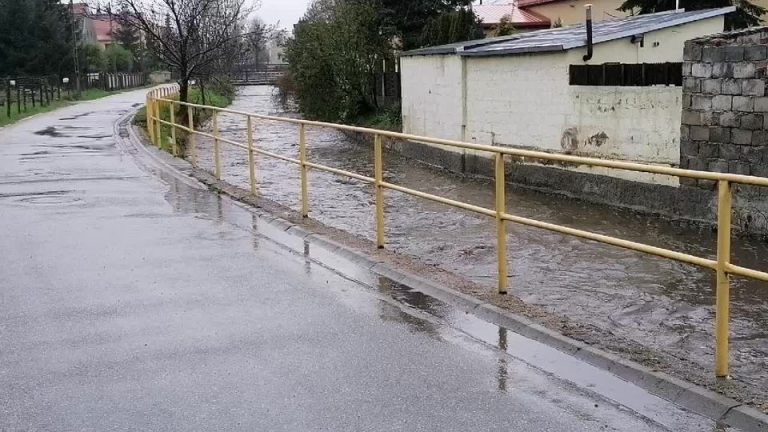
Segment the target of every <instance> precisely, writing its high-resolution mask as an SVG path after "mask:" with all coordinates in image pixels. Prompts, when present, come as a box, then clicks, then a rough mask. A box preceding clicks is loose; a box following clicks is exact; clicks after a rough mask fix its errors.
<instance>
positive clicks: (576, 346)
mask: <svg viewBox="0 0 768 432" xmlns="http://www.w3.org/2000/svg"><path fill="white" fill-rule="evenodd" d="M132 117H133V114H129V115H126V116H125V117H123V118H121V119H120V120H118V122H117V123H116V124H115V132H116V137H118V138H123V141H127V145H126V143H123V147H124V148H126V150H129V151H130V150H131V149H134V150H135V151H134V152H133V153H135V152H141V153H142V154H144V155H145V156H148V157H149V158H150V159H151V161H152V162H153V164H155V165H156V168H157V169H159V170H163V171H166V172H169V173H170V174H171V175H173V176H174V177H175V178H178V179H179V180H182V181H184V182H185V183H186V184H188V185H191V186H193V187H195V188H206V189H211V188H209V187H206V186H204V185H202V184H201V183H200V182H199V181H198V180H196V179H195V178H194V177H193V176H192V174H191V173H192V167H191V164H189V163H188V162H186V161H185V160H182V159H179V158H174V157H173V156H170V155H169V154H167V153H164V152H163V155H167V157H163V155H161V154H160V152H159V151H158V150H156V149H154V148H150V146H147V145H146V144H145V142H144V140H143V137H140V136H138V134H137V133H136V131H135V130H134V128H133V127H132V126H131V125H130V122H129V125H128V127H127V129H128V136H127V137H125V136H123V135H122V134H120V133H118V132H119V129H121V126H122V125H125V122H126V120H129V119H131V118H132ZM119 141H121V140H120V139H119ZM153 150H154V151H153ZM216 190H217V191H218V192H219V193H224V194H227V192H226V191H224V190H222V189H216ZM227 195H229V194H227ZM233 198H235V199H237V197H234V196H233ZM268 223H269V224H271V225H274V226H277V227H279V228H281V229H282V230H283V231H286V232H288V233H291V234H292V235H295V236H296V237H298V238H302V239H311V240H312V241H313V242H314V243H316V244H318V245H320V246H322V247H325V248H326V249H329V250H331V251H333V252H335V253H337V254H339V255H341V256H343V257H344V258H346V259H349V260H350V261H352V262H354V263H356V264H358V265H360V266H362V267H364V268H367V269H369V271H371V272H372V273H374V274H377V275H379V276H383V277H386V278H389V279H391V280H393V281H395V282H398V283H400V284H403V285H405V286H407V287H409V288H411V289H414V290H416V291H420V292H422V293H424V294H426V295H428V296H430V297H434V298H436V299H438V300H441V301H444V302H446V303H450V304H452V305H454V306H456V307H458V308H459V309H461V310H463V311H465V312H468V313H472V314H474V315H475V316H477V317H478V318H481V319H483V320H485V321H488V322H490V323H492V324H495V325H498V326H502V327H506V328H507V329H509V330H511V331H513V332H515V333H518V334H520V335H522V336H524V337H527V338H529V339H533V340H535V341H538V342H541V343H543V344H545V345H548V346H550V347H553V348H555V349H557V350H559V351H562V352H564V353H567V354H570V355H572V356H574V357H576V358H578V359H580V360H583V361H585V362H587V363H589V364H591V365H593V366H595V367H598V368H600V369H604V370H607V371H609V372H611V373H613V374H614V375H616V376H618V377H620V378H622V379H624V380H626V381H628V382H631V383H633V384H635V385H637V386H638V387H640V388H643V389H644V390H646V391H648V392H650V393H652V394H654V395H656V396H659V397H661V398H663V399H666V400H668V401H670V402H672V403H674V404H676V405H678V406H680V407H683V408H685V409H687V410H689V411H691V412H694V413H696V414H699V415H702V416H704V417H706V418H709V419H712V420H714V421H716V422H719V423H725V424H727V425H729V426H732V427H736V428H739V429H743V430H745V431H767V432H768V414H765V413H762V412H761V411H759V410H757V409H755V408H752V407H750V406H747V405H743V404H742V403H740V402H738V401H736V400H734V399H731V398H728V397H725V396H723V395H720V394H718V393H716V392H714V391H711V390H708V389H706V388H703V387H701V386H698V385H695V384H693V383H689V382H686V381H683V380H680V379H678V378H675V377H673V376H671V375H669V374H667V373H664V372H659V371H654V370H652V369H650V368H647V367H645V366H642V365H640V364H638V363H635V362H632V361H628V360H625V359H623V358H620V357H619V356H617V355H615V354H611V353H609V352H606V351H603V350H600V349H597V348H594V347H592V346H590V345H588V344H585V343H583V342H579V341H577V340H575V339H572V338H569V337H567V336H564V335H562V334H560V333H557V332H555V331H553V330H550V329H548V328H546V327H544V326H542V325H540V324H537V323H535V322H534V321H532V320H530V319H528V318H525V317H523V316H521V315H518V314H515V313H512V312H510V311H507V310H504V309H501V308H499V307H497V306H494V305H492V304H489V303H486V302H483V301H481V300H479V299H477V298H474V297H472V296H469V295H467V294H464V293H461V292H459V291H457V290H454V289H452V288H450V287H447V286H442V285H439V284H436V283H434V282H432V281H430V280H427V279H425V278H423V277H421V276H419V275H417V274H414V273H410V272H405V271H402V270H399V269H397V268H395V267H392V266H389V265H387V264H386V263H384V262H383V261H381V260H378V259H376V258H375V257H371V256H369V255H367V254H366V253H364V252H360V251H358V250H355V249H352V248H350V247H347V246H345V245H343V244H341V243H338V242H336V241H334V240H332V239H330V238H327V237H325V236H323V235H320V234H316V233H312V232H310V231H308V230H306V229H305V228H303V227H302V226H301V225H298V224H294V223H292V222H290V221H288V220H285V219H282V218H279V217H275V218H272V219H271V220H270V221H269V222H268Z"/></svg>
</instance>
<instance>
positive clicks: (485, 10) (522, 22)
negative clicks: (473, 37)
mask: <svg viewBox="0 0 768 432" xmlns="http://www.w3.org/2000/svg"><path fill="white" fill-rule="evenodd" d="M473 10H474V12H475V15H477V17H478V18H479V19H480V21H481V22H482V24H481V25H482V27H483V32H484V33H485V35H486V36H490V35H492V34H493V32H494V31H495V30H496V29H497V28H498V27H499V24H501V21H502V19H503V18H504V17H506V18H507V20H508V23H509V24H510V25H512V27H513V28H514V29H515V30H516V31H528V30H538V29H545V28H550V27H552V22H551V21H550V20H549V18H547V17H545V16H543V15H539V14H537V13H536V12H530V11H526V10H522V9H520V8H519V7H517V5H516V4H514V3H507V4H485V5H477V6H474V7H473Z"/></svg>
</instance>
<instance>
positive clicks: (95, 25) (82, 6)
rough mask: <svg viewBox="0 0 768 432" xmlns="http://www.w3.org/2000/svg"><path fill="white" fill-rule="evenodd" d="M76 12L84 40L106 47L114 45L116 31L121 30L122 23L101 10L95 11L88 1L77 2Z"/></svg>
mask: <svg viewBox="0 0 768 432" xmlns="http://www.w3.org/2000/svg"><path fill="white" fill-rule="evenodd" d="M73 9H74V14H75V17H76V18H77V19H79V20H80V28H81V35H82V40H83V41H84V42H85V43H91V44H94V45H98V46H99V47H100V48H101V49H106V48H107V47H109V46H110V45H114V44H115V43H117V42H116V40H115V36H114V34H115V32H117V31H119V29H120V23H119V22H117V21H116V20H115V19H114V17H113V16H111V15H110V14H106V13H101V11H95V12H94V11H93V10H92V9H91V8H90V7H89V6H88V5H87V4H86V3H75V4H74V5H73Z"/></svg>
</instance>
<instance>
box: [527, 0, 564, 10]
mask: <svg viewBox="0 0 768 432" xmlns="http://www.w3.org/2000/svg"><path fill="white" fill-rule="evenodd" d="M559 1H563V0H518V2H517V5H518V6H519V7H521V8H524V7H530V6H538V5H543V4H547V3H555V2H559Z"/></svg>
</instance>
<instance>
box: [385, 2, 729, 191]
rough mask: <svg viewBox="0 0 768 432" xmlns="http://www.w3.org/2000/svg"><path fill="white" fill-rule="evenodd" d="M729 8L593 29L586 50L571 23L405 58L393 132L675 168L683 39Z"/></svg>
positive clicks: (580, 30)
mask: <svg viewBox="0 0 768 432" xmlns="http://www.w3.org/2000/svg"><path fill="white" fill-rule="evenodd" d="M733 10H734V8H733V7H729V8H721V9H709V10H700V11H691V12H685V11H670V12H661V13H656V14H648V15H639V16H633V17H627V18H624V19H620V20H614V21H602V22H597V23H594V28H593V46H591V49H590V46H589V44H588V40H587V30H586V26H585V25H578V26H571V27H564V28H554V29H548V30H539V31H532V32H527V33H517V34H514V35H511V36H506V37H499V38H493V39H486V40H477V41H469V42H462V43H458V44H451V45H445V46H438V47H429V48H423V49H419V50H414V51H409V52H405V53H403V54H402V57H401V59H400V65H401V80H402V84H401V89H402V90H401V91H402V120H403V131H404V132H405V133H407V134H413V135H422V136H430V137H439V138H444V139H451V140H460V141H466V142H474V143H479V144H490V145H496V146H513V147H518V148H526V149H534V150H540V151H547V152H566V153H572V154H579V155H586V156H593V157H604V158H613V159H622V160H629V161H639V162H647V163H657V164H663V165H677V164H679V155H680V122H681V112H682V104H683V100H682V86H681V84H682V61H683V47H684V42H685V41H687V40H689V39H693V38H697V37H701V36H705V35H709V34H713V33H718V32H721V31H722V30H723V26H724V15H725V14H727V13H730V12H732V11H733ZM656 64H658V65H656ZM485 156H487V155H485ZM569 169H574V170H585V171H588V169H587V168H580V167H571V168H569ZM611 175H613V173H611ZM616 175H619V174H616ZM632 180H641V181H650V182H658V181H662V180H660V179H657V178H655V177H651V176H643V177H638V178H632ZM669 181H677V179H672V180H669Z"/></svg>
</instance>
